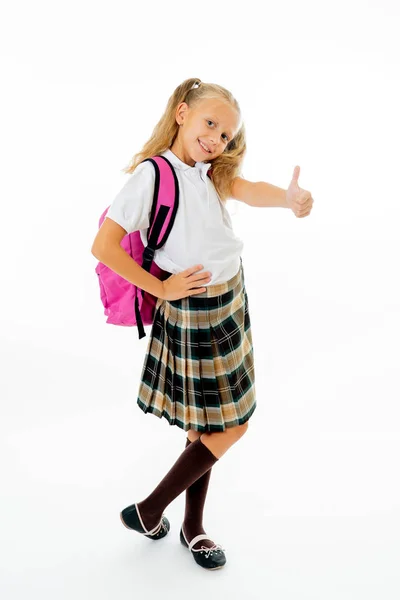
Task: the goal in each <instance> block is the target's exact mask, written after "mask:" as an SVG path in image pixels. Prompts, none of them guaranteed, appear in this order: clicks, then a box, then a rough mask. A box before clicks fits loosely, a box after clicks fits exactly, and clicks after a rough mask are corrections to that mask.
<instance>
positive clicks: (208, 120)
mask: <svg viewBox="0 0 400 600" xmlns="http://www.w3.org/2000/svg"><path fill="white" fill-rule="evenodd" d="M207 123H212V124H213V125H214V123H213V121H210V119H207ZM224 136H225V139H226V141H228V136H227V135H226V134H225V133H224Z"/></svg>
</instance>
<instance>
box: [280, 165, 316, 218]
mask: <svg viewBox="0 0 400 600" xmlns="http://www.w3.org/2000/svg"><path fill="white" fill-rule="evenodd" d="M299 175H300V167H299V166H296V167H295V168H294V171H293V177H292V181H291V182H290V185H289V187H288V189H287V190H286V203H287V205H288V207H289V208H291V209H292V211H293V212H294V214H295V215H296V217H298V218H300V219H301V218H302V217H307V215H309V214H310V212H311V209H312V205H313V203H314V200H313V198H312V196H311V192H308V191H307V190H303V189H302V188H301V187H299V184H298V181H299Z"/></svg>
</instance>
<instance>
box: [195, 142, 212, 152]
mask: <svg viewBox="0 0 400 600" xmlns="http://www.w3.org/2000/svg"><path fill="white" fill-rule="evenodd" d="M197 141H198V142H199V146H200V148H201V149H202V150H203V152H204V153H205V154H211V152H209V151H208V150H206V149H205V148H204V147H203V146H202V145H201V142H200V140H197Z"/></svg>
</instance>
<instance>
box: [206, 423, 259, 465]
mask: <svg viewBox="0 0 400 600" xmlns="http://www.w3.org/2000/svg"><path fill="white" fill-rule="evenodd" d="M248 426H249V422H248V421H246V423H243V425H237V426H236V427H229V428H228V429H225V431H214V432H212V433H202V434H201V436H200V439H201V441H202V442H203V444H204V445H205V446H207V448H208V449H209V450H210V452H212V453H213V454H214V456H216V457H217V458H221V456H223V455H224V454H225V452H226V451H227V450H229V448H230V447H231V446H233V444H235V443H236V442H237V441H238V440H240V438H241V437H242V435H244V434H245V433H246V431H247V429H248Z"/></svg>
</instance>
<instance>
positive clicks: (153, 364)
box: [92, 79, 312, 569]
mask: <svg viewBox="0 0 400 600" xmlns="http://www.w3.org/2000/svg"><path fill="white" fill-rule="evenodd" d="M245 150H246V141H245V130H244V125H243V123H242V122H241V112H240V108H239V104H238V102H237V101H236V100H235V98H234V97H233V96H232V94H231V93H230V92H229V91H228V90H226V89H225V88H223V87H221V86H219V85H216V84H206V83H202V82H201V81H200V80H199V79H187V80H186V81H184V82H183V83H182V84H181V85H179V86H178V87H177V88H176V90H175V91H174V93H173V94H172V96H171V97H170V99H169V101H168V104H167V107H166V110H165V112H164V114H163V115H162V117H161V119H160V121H159V122H158V124H157V125H156V127H155V129H154V131H153V133H152V136H151V138H150V139H149V141H148V142H147V143H146V144H145V145H144V147H143V149H142V151H141V152H140V153H138V154H136V155H135V156H134V158H133V160H132V163H131V165H130V166H129V168H128V169H126V172H128V173H131V177H130V179H129V181H127V183H126V184H125V186H124V187H123V189H122V190H121V192H120V193H119V194H118V195H117V196H116V198H115V199H114V201H113V203H112V204H111V206H110V208H109V211H108V213H107V217H106V218H105V220H104V223H103V225H102V227H101V228H100V229H99V231H98V234H97V236H96V238H95V241H94V243H93V246H92V254H94V256H96V258H98V260H99V261H101V262H103V263H104V264H106V265H107V266H108V267H110V268H111V269H113V270H114V271H115V272H116V273H118V274H119V275H121V276H122V277H124V278H125V279H127V280H128V281H131V282H132V283H134V284H135V285H137V286H138V287H139V288H141V289H143V290H145V291H147V292H149V293H150V294H153V295H154V296H156V297H157V298H158V301H157V304H156V309H155V317H154V322H153V325H152V329H151V333H150V338H149V341H148V347H147V352H146V355H145V359H144V364H143V370H142V377H141V382H140V386H139V393H138V398H137V404H138V406H139V407H140V408H141V409H142V410H143V411H144V412H145V413H147V412H148V413H152V414H154V415H156V416H158V417H159V418H161V417H164V418H166V419H167V421H168V422H169V423H170V425H176V426H177V427H179V428H181V429H183V430H184V431H186V432H187V439H186V447H185V450H184V451H183V452H182V453H181V455H180V456H179V457H178V459H177V461H176V462H175V464H174V465H173V466H172V468H171V469H170V470H169V471H168V473H167V474H166V475H165V477H164V478H163V479H162V481H161V482H160V483H159V484H158V485H157V487H156V488H155V489H154V490H153V491H152V492H151V493H150V494H149V495H148V496H147V497H146V498H145V499H144V500H142V501H140V502H136V503H134V504H131V505H129V506H128V507H126V508H124V509H123V510H122V511H121V513H120V518H121V520H122V523H123V524H124V525H125V526H126V527H127V528H129V529H133V530H135V531H137V532H139V533H141V534H142V535H144V536H146V537H147V538H150V539H152V540H159V539H161V538H163V537H164V536H165V535H167V533H168V531H169V529H170V524H169V521H168V519H167V517H166V516H165V515H164V512H163V511H164V510H165V508H166V507H167V506H168V505H169V504H170V503H171V502H172V501H173V500H174V499H175V498H176V497H177V496H178V495H179V494H181V493H182V492H183V491H184V490H186V504H185V515H184V520H183V523H182V527H181V530H180V540H181V542H182V544H183V545H184V546H186V547H187V548H188V549H189V551H191V553H192V555H193V557H194V559H195V561H196V562H197V563H198V564H199V565H200V566H202V567H204V568H207V569H218V568H221V567H222V566H223V565H224V564H225V563H226V557H225V553H224V550H223V548H222V547H221V545H220V544H215V543H214V541H213V540H212V537H210V536H209V535H208V534H207V533H206V531H205V529H204V527H203V509H204V504H205V499H206V494H207V490H208V485H209V481H210V476H211V470H212V467H213V466H214V465H215V463H216V462H217V461H218V460H219V459H220V458H221V457H222V456H223V454H224V453H225V452H226V451H227V450H228V449H229V448H230V447H231V446H232V445H233V444H235V443H236V442H237V441H238V440H239V439H240V438H241V437H242V436H243V434H244V433H245V432H246V431H247V428H248V424H249V420H250V417H251V416H252V414H253V413H254V410H255V408H256V393H255V371H254V354H253V344H252V333H251V324H250V315H249V304H248V297H247V293H246V288H245V281H244V271H243V265H242V259H241V253H242V249H243V242H242V241H241V240H240V239H239V238H237V237H236V236H235V235H234V233H233V231H232V223H231V219H230V216H229V213H228V211H227V210H226V206H225V204H226V200H227V198H229V197H233V198H237V199H238V200H242V201H244V202H246V203H247V204H249V205H252V206H282V207H290V208H292V210H293V211H294V212H295V213H296V215H297V216H305V215H306V214H309V212H310V210H311V206H312V199H311V195H310V193H309V192H305V191H304V190H300V188H298V186H297V178H298V169H299V167H296V169H297V171H296V170H295V175H294V177H293V179H292V183H291V186H290V187H289V189H288V190H287V191H285V190H283V189H281V188H277V187H275V186H271V185H270V184H267V183H264V182H260V183H251V182H246V180H244V179H243V178H241V177H240V172H241V165H242V161H243V158H244V154H245ZM154 155H161V156H163V157H164V158H165V159H166V160H168V161H169V162H170V163H171V165H172V166H173V168H174V170H175V172H176V175H177V180H178V184H179V190H180V202H179V208H178V211H177V214H176V218H175V222H174V226H173V228H172V230H171V233H170V235H169V237H168V239H167V242H166V243H165V245H164V246H163V247H162V248H160V249H158V250H157V251H156V252H155V255H154V260H155V262H156V264H157V265H158V266H159V267H160V268H162V269H163V270H165V271H167V272H168V273H171V276H170V277H169V278H168V279H166V280H164V281H160V280H158V279H157V278H156V277H154V276H153V275H151V274H150V273H149V272H148V271H145V270H144V269H142V268H141V267H140V266H139V265H138V264H137V263H136V262H135V261H133V260H132V258H131V257H130V256H128V254H127V253H126V252H125V251H124V250H123V249H122V248H121V247H120V242H121V240H122V238H123V237H124V236H125V235H126V234H127V233H130V232H132V231H137V230H140V231H141V237H142V241H143V243H144V244H145V245H147V238H146V230H147V228H148V227H149V216H150V211H151V204H152V200H153V191H154V183H155V171H154V167H153V165H152V164H151V163H150V162H149V161H146V162H142V161H144V160H145V159H146V158H148V157H151V156H154ZM209 170H210V173H211V170H212V179H211V178H210V177H209V174H208V171H209ZM300 192H303V193H300ZM199 263H200V264H199ZM204 267H206V269H207V270H206V271H204V270H203V268H204Z"/></svg>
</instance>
